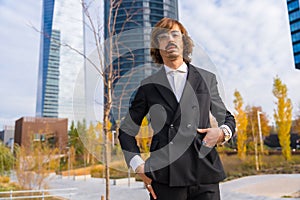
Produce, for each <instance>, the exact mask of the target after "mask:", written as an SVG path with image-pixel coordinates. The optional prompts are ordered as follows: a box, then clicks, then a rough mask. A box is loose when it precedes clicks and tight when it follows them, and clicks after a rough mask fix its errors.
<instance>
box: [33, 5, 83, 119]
mask: <svg viewBox="0 0 300 200" xmlns="http://www.w3.org/2000/svg"><path fill="white" fill-rule="evenodd" d="M42 9H43V13H42V27H41V31H42V33H41V42H40V62H39V77H38V90H37V104H36V115H37V116H40V117H56V118H57V117H59V118H68V119H69V123H70V122H71V121H72V120H79V119H80V118H79V116H84V106H85V101H84V99H85V95H84V79H83V78H82V76H83V75H82V74H83V73H81V72H82V71H84V58H83V56H82V55H80V54H79V53H78V52H82V53H84V31H83V13H82V6H81V3H80V1H67V0H59V1H55V0H43V8H42ZM76 51H77V52H76ZM75 91H76V92H77V93H76V95H74V93H75ZM78 91H80V92H78ZM79 94H80V95H79ZM75 107H76V111H74V108H75ZM78 108H79V109H78ZM75 112H76V113H75ZM75 116H76V117H75Z"/></svg>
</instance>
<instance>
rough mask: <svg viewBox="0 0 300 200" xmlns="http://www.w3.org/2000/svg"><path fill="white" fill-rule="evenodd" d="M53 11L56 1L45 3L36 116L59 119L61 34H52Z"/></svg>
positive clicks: (55, 32)
mask: <svg viewBox="0 0 300 200" xmlns="http://www.w3.org/2000/svg"><path fill="white" fill-rule="evenodd" d="M53 11H54V0H48V1H43V13H42V19H43V20H42V34H41V44H40V63H39V77H38V90H37V104H36V115H37V116H39V117H56V118H57V117H58V92H59V91H58V90H59V85H58V80H59V49H60V47H59V45H58V44H57V42H58V43H59V41H60V32H59V31H53V32H52V25H53ZM52 33H53V35H52Z"/></svg>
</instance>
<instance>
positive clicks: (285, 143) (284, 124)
mask: <svg viewBox="0 0 300 200" xmlns="http://www.w3.org/2000/svg"><path fill="white" fill-rule="evenodd" d="M287 92H288V89H287V86H286V85H285V84H284V83H282V81H281V80H280V78H279V77H278V76H276V77H275V78H274V83H273V94H274V96H275V97H276V99H277V101H276V102H275V103H276V105H277V109H276V110H274V119H275V122H276V126H277V131H278V138H279V143H280V146H281V148H282V154H283V156H284V158H285V159H286V160H291V156H292V153H291V147H290V144H291V140H290V137H291V135H290V131H291V126H292V109H293V107H292V102H291V99H290V98H288V96H287Z"/></svg>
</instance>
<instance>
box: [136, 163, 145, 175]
mask: <svg viewBox="0 0 300 200" xmlns="http://www.w3.org/2000/svg"><path fill="white" fill-rule="evenodd" d="M135 173H136V174H141V173H144V164H141V165H139V166H138V167H137V168H136V169H135Z"/></svg>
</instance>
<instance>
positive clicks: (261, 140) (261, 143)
mask: <svg viewBox="0 0 300 200" xmlns="http://www.w3.org/2000/svg"><path fill="white" fill-rule="evenodd" d="M260 114H262V112H260V111H259V110H258V111H257V121H258V132H259V140H260V151H261V153H264V141H263V138H262V132H261V124H260Z"/></svg>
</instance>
